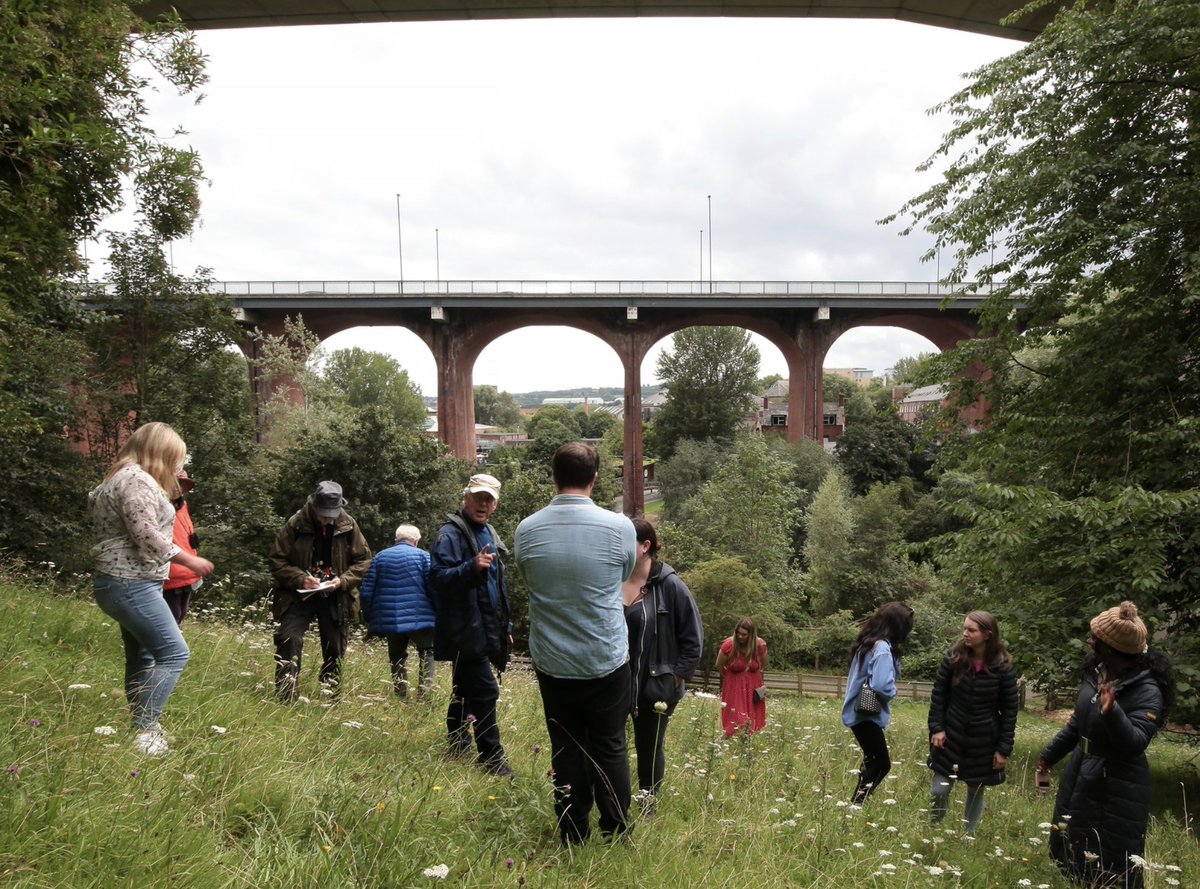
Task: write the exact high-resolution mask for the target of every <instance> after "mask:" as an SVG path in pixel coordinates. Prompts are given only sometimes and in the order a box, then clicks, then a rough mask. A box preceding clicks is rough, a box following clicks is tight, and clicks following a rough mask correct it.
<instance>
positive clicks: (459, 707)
mask: <svg viewBox="0 0 1200 889" xmlns="http://www.w3.org/2000/svg"><path fill="white" fill-rule="evenodd" d="M450 681H451V684H452V686H453V688H452V690H451V693H450V706H449V708H448V709H447V710H446V730H447V731H448V732H449V734H450V751H451V753H467V752H469V751H470V749H471V730H472V729H474V731H475V747H476V748H477V749H478V750H479V761H480V762H481V763H484V764H487V763H491V762H497V761H499V760H501V759H504V748H503V747H502V746H501V745H500V727H499V726H498V725H497V724H496V701H498V700H499V699H500V685H499V683H497V682H496V674H495V673H493V672H492V664H491V662H490V661H488V660H487V658H483V659H482V660H479V659H467V658H463V657H460V658H459V659H458V660H456V661H454V662H453V666H452V668H451V672H450Z"/></svg>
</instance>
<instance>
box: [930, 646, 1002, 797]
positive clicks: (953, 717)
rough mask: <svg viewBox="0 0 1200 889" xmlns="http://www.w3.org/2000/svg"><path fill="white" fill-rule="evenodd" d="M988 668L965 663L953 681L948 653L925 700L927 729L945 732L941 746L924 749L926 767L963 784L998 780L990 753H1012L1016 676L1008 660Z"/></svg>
mask: <svg viewBox="0 0 1200 889" xmlns="http://www.w3.org/2000/svg"><path fill="white" fill-rule="evenodd" d="M989 669H990V673H989V672H988V671H982V670H981V671H979V672H976V671H975V670H974V669H972V668H970V667H968V668H967V669H966V671H965V672H964V673H963V675H962V679H960V680H959V682H958V685H955V684H954V670H953V669H952V668H951V666H950V656H949V655H947V656H946V657H945V658H944V659H943V660H942V666H941V667H940V668H939V669H938V674H937V679H936V680H935V681H934V683H933V693H932V697H931V699H930V702H929V734H930V736H931V737H932V736H933V735H934V734H936V733H937V732H945V733H946V745H945V746H944V747H941V748H937V747H932V746H931V747H930V748H929V767H930V768H931V769H933V770H934V771H935V772H938V773H939V774H942V775H949V776H951V777H956V778H957V779H958V780H960V781H963V782H965V783H967V784H985V785H995V784H1002V783H1003V782H1004V770H1003V769H1001V770H1000V771H996V770H995V769H994V768H992V765H993V762H992V757H993V756H994V755H995V754H997V753H999V754H1000V755H1001V756H1004V757H1006V758H1007V757H1009V756H1012V750H1013V735H1014V733H1015V732H1016V728H1017V708H1018V706H1019V705H1020V698H1019V696H1018V694H1017V680H1016V677H1015V676H1014V675H1013V671H1012V666H1011V665H1004V666H1002V665H998V664H993V665H992V666H991V667H990V668H989Z"/></svg>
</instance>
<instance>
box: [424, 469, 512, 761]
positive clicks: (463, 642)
mask: <svg viewBox="0 0 1200 889" xmlns="http://www.w3.org/2000/svg"><path fill="white" fill-rule="evenodd" d="M499 502H500V482H499V481H498V480H497V479H495V478H493V477H492V476H490V475H486V474H483V473H480V474H478V475H473V476H471V478H470V481H468V482H467V486H466V487H465V488H464V489H463V506H462V509H461V510H459V511H458V512H456V513H454V514H453V515H450V516H447V517H446V519H447V521H446V523H445V524H444V525H442V527H441V529H440V530H439V531H438V534H437V538H436V539H435V540H434V543H433V549H432V550H431V551H430V569H429V581H430V586H432V587H433V590H434V593H435V594H436V599H437V621H436V623H435V626H434V641H433V648H434V654H435V656H436V657H437V658H438V660H448V661H451V662H452V671H451V677H452V678H451V683H452V686H453V688H452V692H451V697H450V707H449V709H448V710H447V712H446V730H447V732H448V734H449V741H450V749H449V753H450V755H451V756H455V757H459V756H467V755H469V754H470V752H471V731H472V729H473V730H474V733H475V746H476V748H477V749H478V751H479V757H478V763H479V765H480V766H481V767H482V768H483V769H484V770H486V771H487V772H489V773H491V774H493V775H497V776H499V777H502V778H509V777H512V774H513V772H512V768H511V767H510V766H509V764H508V758H507V757H506V756H505V754H504V747H503V746H501V744H500V729H499V727H498V726H497V724H496V701H497V700H499V698H500V686H499V684H498V683H497V681H496V675H495V673H493V671H492V668H493V667H495V669H496V670H499V671H500V672H504V668H505V667H506V666H507V665H508V649H509V645H510V644H511V642H512V637H511V635H510V633H511V632H512V628H511V625H510V623H509V608H508V588H507V584H506V582H505V577H504V560H503V556H504V555H505V554H506V553H507V549H506V548H505V546H504V542H503V541H502V540H501V539H500V535H499V534H497V533H496V530H495V529H494V528H493V527H492V526H491V525H490V524H488V519H490V518H491V517H492V513H493V512H495V511H496V506H497V505H498V504H499Z"/></svg>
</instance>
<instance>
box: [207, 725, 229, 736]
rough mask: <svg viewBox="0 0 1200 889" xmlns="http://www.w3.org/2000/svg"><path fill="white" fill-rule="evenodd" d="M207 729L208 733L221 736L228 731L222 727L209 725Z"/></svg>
mask: <svg viewBox="0 0 1200 889" xmlns="http://www.w3.org/2000/svg"><path fill="white" fill-rule="evenodd" d="M208 728H209V731H211V732H212V733H213V734H214V735H223V734H225V733H226V732H227V731H229V729H227V728H225V727H224V726H222V725H210V726H209V727H208Z"/></svg>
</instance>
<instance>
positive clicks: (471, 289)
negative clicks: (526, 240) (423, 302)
mask: <svg viewBox="0 0 1200 889" xmlns="http://www.w3.org/2000/svg"><path fill="white" fill-rule="evenodd" d="M215 286H216V288H217V290H218V292H220V293H225V294H228V295H229V296H281V297H290V296H314V295H322V296H464V295H469V296H482V295H489V296H609V295H620V296H643V295H646V296H820V297H835V296H896V297H905V296H909V297H911V296H923V297H930V296H933V297H939V298H945V297H981V296H986V295H987V294H988V293H990V292H991V291H992V290H993V289H994V285H980V284H975V283H964V284H957V285H950V284H944V283H941V282H938V281H670V280H643V281H633V280H622V281H551V280H500V279H497V280H479V281H455V280H447V281H423V280H406V281H403V282H401V281H371V280H364V281H218V282H216V285H215Z"/></svg>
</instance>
